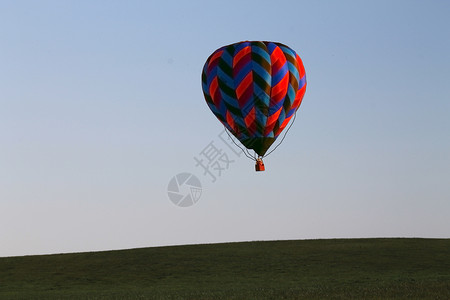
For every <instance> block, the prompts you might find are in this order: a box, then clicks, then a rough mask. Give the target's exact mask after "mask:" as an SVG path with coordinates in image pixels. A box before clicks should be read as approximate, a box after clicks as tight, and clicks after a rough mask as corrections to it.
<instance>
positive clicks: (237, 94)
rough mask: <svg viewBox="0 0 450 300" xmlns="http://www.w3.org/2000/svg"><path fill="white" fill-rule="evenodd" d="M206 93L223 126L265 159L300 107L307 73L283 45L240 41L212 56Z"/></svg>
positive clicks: (205, 75) (204, 80) (204, 81)
mask: <svg viewBox="0 0 450 300" xmlns="http://www.w3.org/2000/svg"><path fill="white" fill-rule="evenodd" d="M202 88H203V94H204V96H205V99H206V102H207V104H208V106H209V108H210V109H211V111H212V112H213V113H214V115H215V116H216V117H217V118H218V119H219V120H220V122H222V124H223V125H224V126H225V127H226V128H227V129H228V130H229V131H230V132H231V133H232V134H233V135H234V136H235V137H236V138H237V139H238V140H239V141H240V142H241V143H242V144H243V145H244V146H245V147H247V148H248V149H253V150H254V151H255V152H256V153H257V154H258V155H260V156H264V154H265V153H266V152H267V150H268V149H269V147H270V146H271V145H272V143H273V142H274V141H275V140H276V138H277V137H278V136H279V135H280V133H281V132H282V131H283V129H284V128H285V127H286V125H287V124H288V123H289V120H290V119H291V118H292V116H293V115H294V114H295V112H296V111H297V109H298V108H299V106H300V104H301V102H302V99H303V95H304V94H305V89H306V76H305V69H304V67H303V63H302V60H301V59H300V57H299V56H298V54H297V53H296V52H295V51H294V50H292V49H291V48H289V47H287V46H285V45H283V44H281V43H275V42H265V41H264V42H259V41H245V42H239V43H235V44H231V45H227V46H224V47H222V48H219V49H217V50H216V51H214V53H212V54H211V56H210V57H209V58H208V59H207V61H206V63H205V65H204V67H203V72H202Z"/></svg>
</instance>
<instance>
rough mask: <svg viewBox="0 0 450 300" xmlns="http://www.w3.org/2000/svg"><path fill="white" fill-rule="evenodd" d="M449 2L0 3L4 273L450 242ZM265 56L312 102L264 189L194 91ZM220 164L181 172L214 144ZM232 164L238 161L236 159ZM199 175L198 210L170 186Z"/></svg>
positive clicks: (263, 176) (271, 165) (275, 157)
mask: <svg viewBox="0 0 450 300" xmlns="http://www.w3.org/2000/svg"><path fill="white" fill-rule="evenodd" d="M449 14H450V4H449V2H448V1H438V0H436V1H376V2H361V1H320V2H319V1H253V2H252V1H225V2H224V1H220V2H218V1H217V2H216V1H186V2H181V1H1V2H0V256H10V255H24V254H40V253H59V252H74V251H93V250H106V249H121V248H132V247H146V246H159V245H174V244H187V243H189V244H190V243H210V242H228V241H247V240H278V239H309V238H341V237H445V238H449V237H450V222H449V220H450V84H449V82H450V39H449V37H450V19H449V18H448V16H449ZM241 40H271V41H279V42H282V43H284V44H287V45H289V46H290V47H291V48H293V49H295V50H296V51H297V52H298V53H299V54H300V56H301V57H302V59H303V62H304V65H305V68H306V75H307V80H308V87H307V91H306V95H305V98H304V100H303V104H302V106H301V107H300V110H299V111H298V114H297V119H296V122H295V124H294V125H293V126H292V128H291V130H290V132H289V134H288V136H287V137H286V139H285V141H284V142H283V144H282V145H281V146H280V147H279V148H278V149H277V150H276V151H275V152H274V153H272V154H271V155H270V156H269V157H268V158H267V159H266V160H265V164H266V168H267V171H266V172H260V173H256V172H254V166H253V163H252V162H251V161H250V160H248V159H246V158H245V157H237V156H235V155H234V153H233V152H232V151H231V150H230V149H229V148H227V147H226V146H224V144H220V143H221V141H220V139H219V134H220V133H221V130H222V127H221V125H220V123H219V122H218V121H217V120H216V118H215V117H214V116H213V114H212V113H211V112H210V111H209V109H208V107H207V105H206V103H205V101H204V99H203V94H202V91H201V84H200V74H201V70H202V67H203V64H204V62H205V60H206V58H207V57H208V56H209V54H210V53H212V52H213V51H214V50H215V49H217V48H219V47H220V46H223V45H226V44H230V43H233V42H238V41H241ZM210 142H213V143H215V144H216V145H217V146H221V148H223V149H222V150H223V151H224V152H226V153H227V154H228V155H229V157H230V158H231V159H233V160H234V162H233V163H231V164H230V165H229V168H228V169H227V170H225V171H223V172H222V174H221V176H220V177H218V178H217V180H216V181H215V182H211V180H210V178H209V177H207V176H204V175H203V172H202V170H201V169H200V168H198V167H196V166H195V160H194V157H198V156H199V153H200V152H201V151H202V150H203V149H204V148H205V147H206V146H207V145H208V144H209V143H210ZM233 155H234V156H233ZM181 172H189V173H192V174H194V175H196V176H197V177H198V178H199V179H200V181H201V182H202V186H203V191H202V195H201V198H200V200H199V201H198V203H197V204H196V205H194V206H192V207H189V208H179V207H177V206H175V205H174V204H173V203H172V202H170V200H169V198H168V194H167V186H168V183H169V181H170V179H171V178H172V177H173V176H174V175H176V174H178V173H181Z"/></svg>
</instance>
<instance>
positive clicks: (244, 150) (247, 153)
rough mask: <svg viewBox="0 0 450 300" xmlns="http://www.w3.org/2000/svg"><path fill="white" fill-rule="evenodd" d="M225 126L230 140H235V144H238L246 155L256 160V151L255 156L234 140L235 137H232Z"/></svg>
mask: <svg viewBox="0 0 450 300" xmlns="http://www.w3.org/2000/svg"><path fill="white" fill-rule="evenodd" d="M224 128H225V132H226V133H227V134H228V137H229V138H230V140H231V141H232V142H233V144H235V145H236V146H238V147H239V149H241V150H242V152H244V154H245V156H247V157H248V158H250V159H251V160H254V161H256V153H255V155H254V156H255V157H253V156H252V154H251V153H250V152H249V151H248V149H244V148H242V147H241V146H239V145H238V144H237V143H236V142H235V141H234V139H233V138H232V137H231V135H230V133H229V132H228V129H227V128H226V127H225V126H224Z"/></svg>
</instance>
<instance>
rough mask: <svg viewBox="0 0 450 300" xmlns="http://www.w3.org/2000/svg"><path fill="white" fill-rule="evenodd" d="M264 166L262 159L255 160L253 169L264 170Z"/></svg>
mask: <svg viewBox="0 0 450 300" xmlns="http://www.w3.org/2000/svg"><path fill="white" fill-rule="evenodd" d="M265 169H266V168H265V167H264V163H263V161H262V159H258V160H256V164H255V170H256V171H264V170H265Z"/></svg>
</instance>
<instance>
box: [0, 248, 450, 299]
mask: <svg viewBox="0 0 450 300" xmlns="http://www.w3.org/2000/svg"><path fill="white" fill-rule="evenodd" d="M283 298H284V299H450V239H333V240H300V241H273V242H247V243H226V244H209V245H192V246H191V245H190V246H173V247H157V248H142V249H131V250H121V251H105V252H92V253H76V254H58V255H40V256H24V257H6V258H0V299H283Z"/></svg>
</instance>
